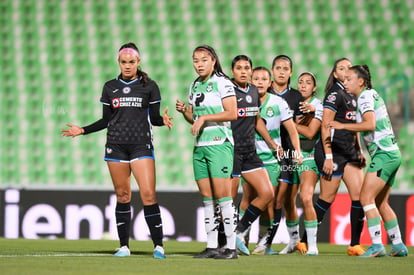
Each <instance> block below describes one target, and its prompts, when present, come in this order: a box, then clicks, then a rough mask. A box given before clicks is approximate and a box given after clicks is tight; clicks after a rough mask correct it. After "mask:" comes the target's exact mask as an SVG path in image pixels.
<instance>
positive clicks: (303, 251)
mask: <svg viewBox="0 0 414 275" xmlns="http://www.w3.org/2000/svg"><path fill="white" fill-rule="evenodd" d="M296 249H297V250H298V251H299V252H300V254H302V255H306V253H307V252H308V245H307V243H305V242H298V244H297V245H296Z"/></svg>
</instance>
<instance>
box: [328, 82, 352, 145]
mask: <svg viewBox="0 0 414 275" xmlns="http://www.w3.org/2000/svg"><path fill="white" fill-rule="evenodd" d="M323 107H324V108H327V109H330V110H332V111H334V112H335V118H334V120H335V121H338V122H341V123H355V122H356V108H357V104H356V100H355V97H354V96H353V95H352V94H349V93H347V92H346V91H345V88H344V87H343V86H342V85H341V84H340V83H338V82H336V85H334V86H333V87H332V89H331V90H330V91H328V92H327V93H326V95H325V98H324V99H323ZM355 141H356V139H355V134H354V133H353V132H351V131H348V130H333V129H332V130H331V142H332V146H334V147H338V149H341V150H345V151H349V150H351V149H352V148H353V147H355Z"/></svg>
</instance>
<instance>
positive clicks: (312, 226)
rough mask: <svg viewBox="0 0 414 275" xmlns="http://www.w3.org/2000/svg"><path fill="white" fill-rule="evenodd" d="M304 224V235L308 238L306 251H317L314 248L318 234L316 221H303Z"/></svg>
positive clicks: (315, 247)
mask: <svg viewBox="0 0 414 275" xmlns="http://www.w3.org/2000/svg"><path fill="white" fill-rule="evenodd" d="M304 223H305V230H306V235H307V236H308V239H307V242H308V251H312V252H314V251H317V250H318V248H317V246H316V239H317V233H318V221H317V220H314V221H306V220H305V221H304Z"/></svg>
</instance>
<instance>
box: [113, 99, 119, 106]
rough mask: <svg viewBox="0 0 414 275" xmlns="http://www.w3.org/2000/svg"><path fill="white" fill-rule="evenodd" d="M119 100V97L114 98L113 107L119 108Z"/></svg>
mask: <svg viewBox="0 0 414 275" xmlns="http://www.w3.org/2000/svg"><path fill="white" fill-rule="evenodd" d="M119 101H120V100H119V98H114V99H112V107H114V108H118V107H119V105H120V103H119Z"/></svg>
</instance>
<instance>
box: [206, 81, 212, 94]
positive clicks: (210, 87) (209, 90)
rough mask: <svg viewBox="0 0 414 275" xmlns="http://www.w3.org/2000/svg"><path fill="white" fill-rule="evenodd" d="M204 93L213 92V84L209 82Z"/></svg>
mask: <svg viewBox="0 0 414 275" xmlns="http://www.w3.org/2000/svg"><path fill="white" fill-rule="evenodd" d="M206 91H207V92H211V91H213V83H212V82H209V83H208V84H207V88H206Z"/></svg>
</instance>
